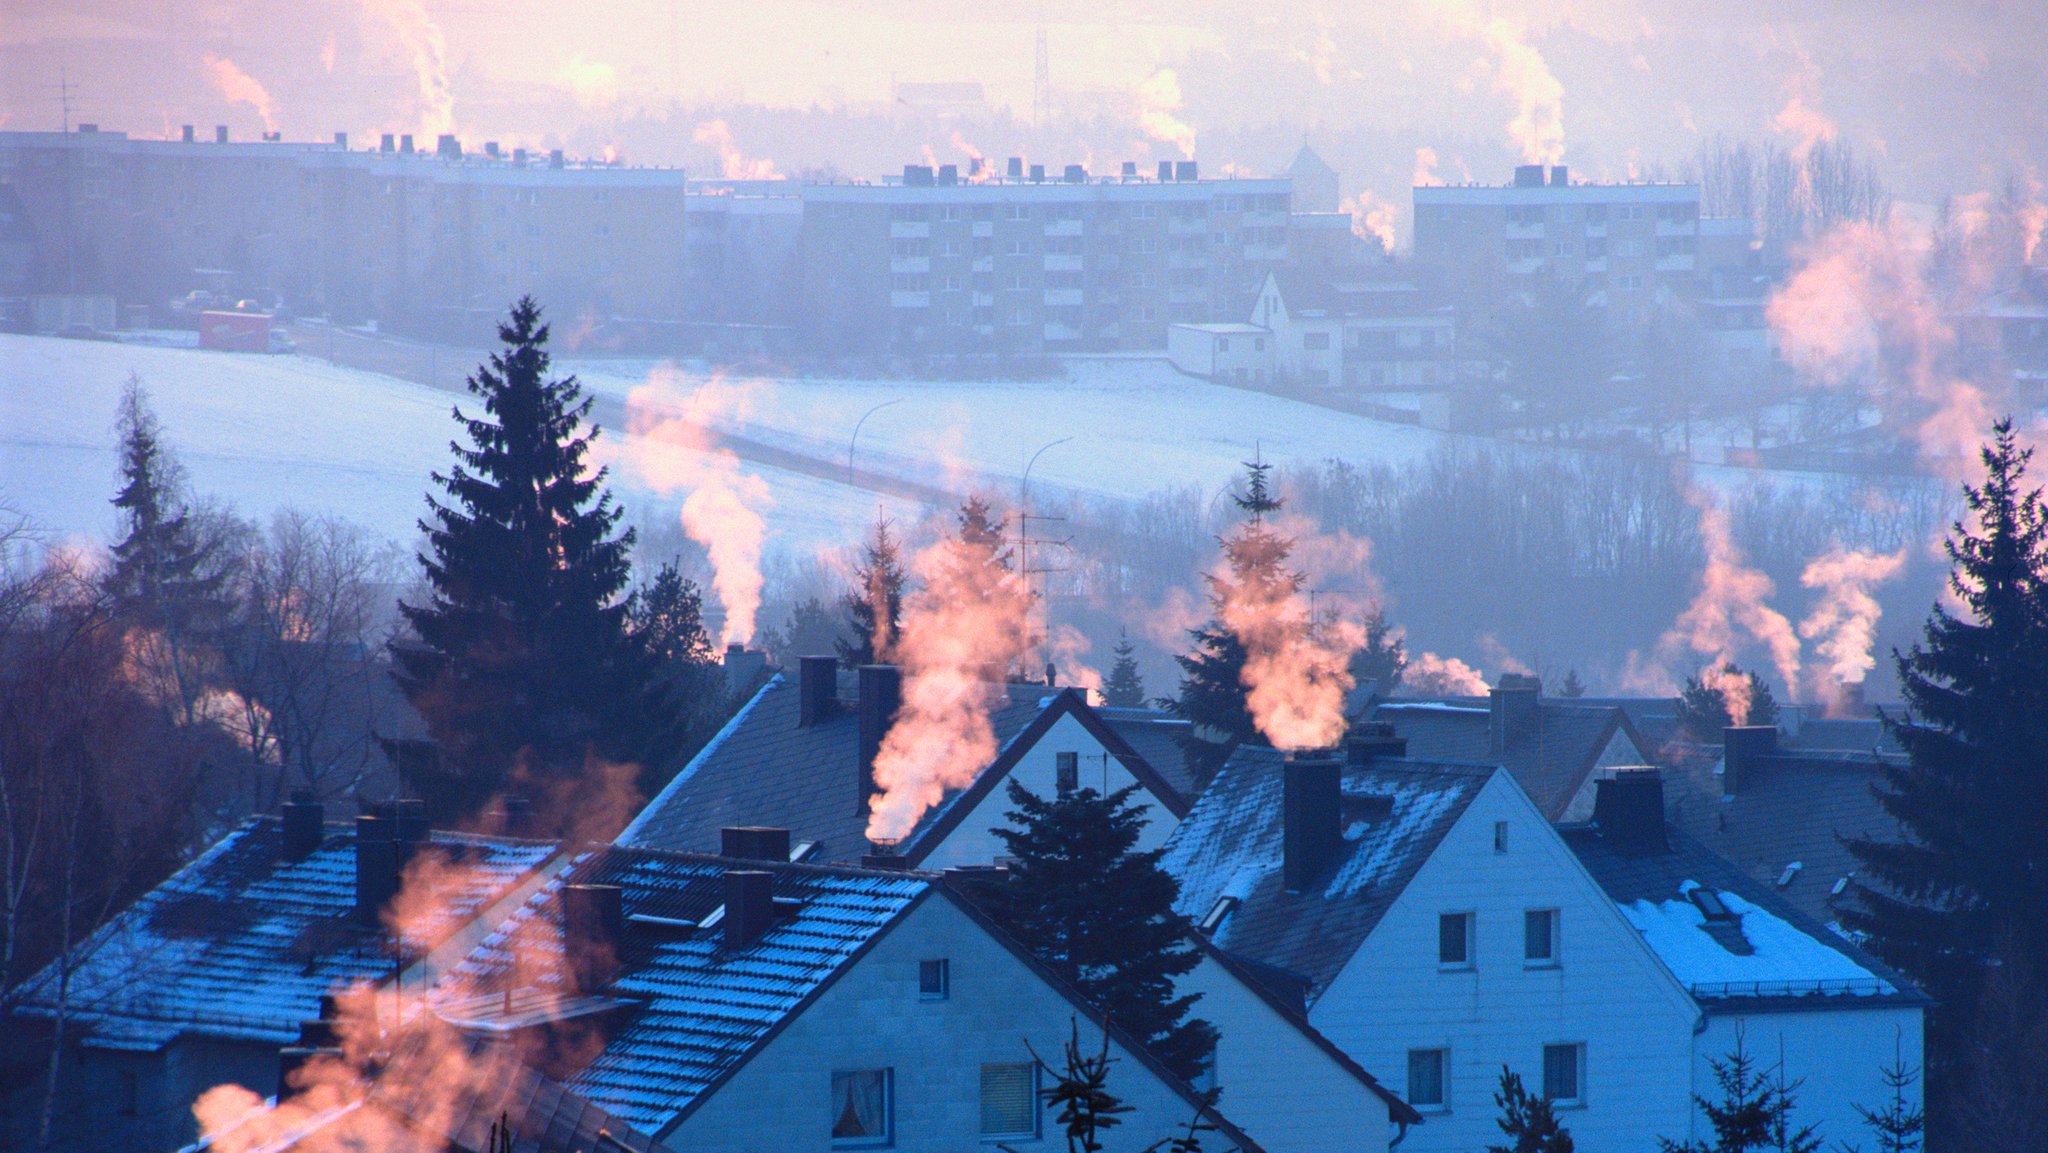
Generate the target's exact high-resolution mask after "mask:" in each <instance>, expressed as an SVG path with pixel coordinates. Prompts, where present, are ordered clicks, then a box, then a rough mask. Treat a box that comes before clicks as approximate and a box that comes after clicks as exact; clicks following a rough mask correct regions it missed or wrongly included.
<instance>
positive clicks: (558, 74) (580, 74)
mask: <svg viewBox="0 0 2048 1153" xmlns="http://www.w3.org/2000/svg"><path fill="white" fill-rule="evenodd" d="M555 82H556V83H557V84H560V85H561V86H562V87H564V88H566V89H568V90H569V91H570V93H571V94H573V95H574V96H575V97H576V103H578V104H581V105H582V106H583V107H585V108H603V107H606V106H608V105H612V104H616V103H618V101H619V71H618V69H616V68H613V67H612V66H611V65H609V64H604V63H600V62H599V61H596V60H588V59H585V58H584V57H583V56H582V55H580V54H579V55H576V56H571V57H570V58H569V59H567V60H565V61H563V62H562V66H561V67H560V68H557V69H556V70H555Z"/></svg>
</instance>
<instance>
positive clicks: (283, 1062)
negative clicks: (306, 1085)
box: [277, 1045, 341, 1102]
mask: <svg viewBox="0 0 2048 1153" xmlns="http://www.w3.org/2000/svg"><path fill="white" fill-rule="evenodd" d="M321 1057H329V1058H333V1059H335V1060H340V1059H341V1049H340V1048H338V1047H333V1046H323V1047H321V1048H317V1049H316V1048H308V1047H307V1046H304V1045H287V1046H285V1047H284V1048H282V1049H279V1050H278V1051H277V1099H278V1101H280V1102H284V1101H289V1100H291V1099H292V1098H294V1097H296V1096H298V1095H299V1094H300V1093H303V1092H305V1090H304V1089H301V1088H299V1087H298V1086H295V1085H293V1084H292V1083H291V1081H292V1074H294V1073H296V1072H298V1071H299V1070H300V1069H303V1068H305V1067H306V1065H307V1064H309V1063H310V1062H312V1061H313V1060H315V1059H316V1058H321Z"/></svg>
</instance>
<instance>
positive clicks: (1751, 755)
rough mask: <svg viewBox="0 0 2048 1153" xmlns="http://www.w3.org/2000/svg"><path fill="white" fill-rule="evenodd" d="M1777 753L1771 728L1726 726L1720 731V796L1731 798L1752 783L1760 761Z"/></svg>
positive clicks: (1764, 726) (1776, 739)
mask: <svg viewBox="0 0 2048 1153" xmlns="http://www.w3.org/2000/svg"><path fill="white" fill-rule="evenodd" d="M1777 751H1778V729H1777V726H1775V725H1730V726H1728V727H1727V728H1725V729H1722V730H1721V793H1722V795H1723V796H1729V797H1732V796H1734V795H1735V794H1737V793H1739V792H1741V791H1742V790H1743V789H1745V788H1747V787H1749V786H1750V785H1752V784H1754V783H1756V781H1757V779H1758V777H1757V774H1758V773H1759V772H1761V771H1762V769H1763V759H1764V758H1765V757H1768V756H1772V755H1774V754H1776V753H1777Z"/></svg>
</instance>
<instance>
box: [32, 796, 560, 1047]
mask: <svg viewBox="0 0 2048 1153" xmlns="http://www.w3.org/2000/svg"><path fill="white" fill-rule="evenodd" d="M355 843H356V838H355V829H354V827H353V826H351V825H344V824H330V825H328V826H327V829H326V837H325V839H324V840H323V841H322V842H321V845H320V848H319V849H318V850H316V851H315V852H314V853H313V854H312V855H311V856H309V857H307V858H306V859H305V860H303V861H297V862H288V861H284V860H282V859H280V856H279V851H280V849H281V847H282V845H283V829H282V825H281V823H280V821H279V820H278V819H277V818H276V817H269V816H264V817H254V818H251V819H250V820H248V821H247V822H245V823H244V824H243V825H242V826H241V827H240V828H238V829H236V830H235V831H234V832H232V833H229V834H228V835H227V836H226V837H223V838H222V839H221V840H220V842H219V843H217V844H215V845H214V846H213V847H212V848H211V849H208V850H207V851H206V852H205V853H204V854H202V855H201V856H200V857H199V858H198V859H197V860H195V861H193V862H192V863H191V864H189V865H187V866H185V867H184V868H183V869H180V870H178V872H176V873H174V874H172V875H171V877H170V879H168V880H166V881H165V882H164V883H163V884H161V885H158V886H157V887H156V888H154V889H152V890H150V891H149V892H147V893H145V894H143V895H142V897H141V898H139V899H138V900H137V901H136V902H135V903H134V904H133V905H131V906H129V907H128V909H126V910H125V911H123V912H122V913H121V914H120V915H119V916H116V917H115V918H114V919H113V920H112V921H110V922H108V923H107V924H106V925H104V926H102V927H101V928H100V929H99V930H98V931H97V932H95V933H94V934H93V935H92V936H91V937H90V938H88V939H87V940H86V942H85V943H84V944H83V945H81V946H80V947H79V948H78V949H76V950H74V953H73V955H74V958H76V960H75V962H74V963H75V964H77V966H78V967H77V968H74V969H73V970H72V973H71V989H70V1012H71V1014H72V1019H73V1022H74V1025H73V1027H74V1028H76V1027H79V1026H80V1025H82V1026H83V1027H84V1028H85V1029H86V1030H88V1031H89V1034H90V1037H89V1042H88V1043H90V1044H94V1045H98V1046H102V1047H107V1048H124V1049H143V1050H152V1049H157V1048H161V1047H162V1046H163V1045H165V1044H167V1043H168V1042H170V1041H172V1040H173V1039H175V1038H177V1037H179V1036H181V1035H184V1034H188V1033H189V1034H199V1035H204V1036H209V1037H223V1038H231V1039H238V1040H249V1041H258V1042H264V1043H268V1044H278V1045H282V1044H284V1043H286V1042H288V1041H290V1040H292V1039H294V1038H296V1037H297V1036H298V1025H299V1022H300V1021H302V1020H305V1019H307V1018H310V1017H313V1016H315V1015H316V1011H317V1009H318V1007H319V999H320V996H321V995H322V994H323V993H331V992H335V991H337V990H339V989H342V988H345V987H347V986H348V985H350V984H352V983H354V982H358V981H377V980H381V979H383V978H385V977H389V976H390V975H391V970H392V955H391V953H390V952H389V950H388V948H387V945H386V935H385V933H384V932H383V931H382V930H381V929H372V928H369V927H366V926H365V925H364V924H363V923H362V922H361V921H360V920H359V919H358V918H357V917H356V915H355V912H354V908H355V899H356V889H355V884H356V848H355ZM556 849H557V846H556V845H555V843H554V842H552V841H546V842H543V841H519V840H512V839H510V838H504V837H481V836H471V835H467V834H458V833H448V832H441V831H436V832H434V833H433V834H432V839H431V841H429V842H427V843H426V844H424V845H422V846H420V848H419V849H418V850H416V852H435V853H440V854H443V855H445V856H446V857H448V859H449V860H450V861H451V862H460V863H461V864H462V865H463V866H464V867H463V868H462V869H460V870H450V871H449V873H450V875H451V876H452V877H456V878H459V879H455V880H451V881H450V882H449V887H448V888H447V890H446V891H445V892H442V893H440V894H439V896H440V899H438V900H436V901H435V902H433V908H432V910H431V911H429V912H425V913H423V914H422V915H421V916H420V917H418V918H417V925H416V934H417V935H416V936H412V937H408V938H407V940H406V942H405V946H406V947H405V956H406V958H407V959H408V960H411V959H414V958H417V957H418V956H419V955H420V954H421V953H423V952H424V951H425V950H427V949H430V948H432V947H433V946H434V945H437V944H439V943H440V942H441V941H442V940H444V939H446V937H448V936H449V935H450V934H452V933H454V932H455V931H456V930H457V929H459V928H461V927H462V926H463V925H465V924H467V923H468V922H469V921H471V920H472V919H474V918H475V917H476V915H477V914H478V913H480V912H482V911H483V910H484V909H485V908H487V907H488V906H489V905H490V903H491V902H493V901H495V900H497V899H499V898H500V897H502V896H504V895H505V894H506V893H507V892H508V891H509V890H510V889H511V888H512V887H513V886H514V885H515V884H517V883H518V882H519V881H520V880H521V879H522V878H524V877H525V876H527V875H528V874H530V873H532V872H533V871H534V870H535V869H538V868H540V867H541V865H543V864H544V863H546V862H547V860H548V859H549V858H550V857H552V856H554V854H555V852H556ZM56 982H57V972H56V969H55V967H54V965H53V966H52V967H49V968H45V969H44V970H43V971H42V972H41V973H38V974H37V975H36V976H34V977H32V978H30V979H29V981H28V982H27V983H26V985H25V986H24V988H23V990H22V993H23V997H22V1000H23V1006H22V1011H24V1012H27V1013H32V1014H47V1013H49V1012H50V1011H51V1007H52V1006H53V1005H54V1004H55V1000H56Z"/></svg>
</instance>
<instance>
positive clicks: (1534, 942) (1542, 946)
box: [1522, 909, 1558, 966]
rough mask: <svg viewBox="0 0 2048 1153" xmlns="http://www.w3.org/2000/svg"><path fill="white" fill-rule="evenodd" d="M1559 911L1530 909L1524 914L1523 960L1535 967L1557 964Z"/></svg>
mask: <svg viewBox="0 0 2048 1153" xmlns="http://www.w3.org/2000/svg"><path fill="white" fill-rule="evenodd" d="M1557 923H1558V918H1557V910H1556V909H1529V910H1527V911H1525V912H1524V913H1523V914H1522V959H1523V960H1524V961H1527V962H1528V963H1529V964H1530V965H1533V966H1542V965H1555V964H1557Z"/></svg>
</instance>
